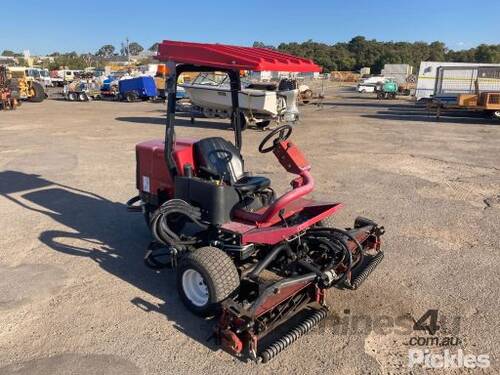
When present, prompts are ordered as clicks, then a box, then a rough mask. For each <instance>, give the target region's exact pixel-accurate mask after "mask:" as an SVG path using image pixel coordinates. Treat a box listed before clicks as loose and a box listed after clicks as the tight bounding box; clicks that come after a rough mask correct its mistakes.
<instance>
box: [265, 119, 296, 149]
mask: <svg viewBox="0 0 500 375" xmlns="http://www.w3.org/2000/svg"><path fill="white" fill-rule="evenodd" d="M276 134H277V136H276ZM291 134H292V127H291V126H290V125H282V126H279V127H277V128H276V129H274V130H273V131H272V132H271V133H269V134H268V135H266V136H265V137H264V139H263V140H262V142H260V145H259V152H261V153H263V154H265V153H267V152H271V151H272V150H273V149H274V148H275V147H276V145H277V144H278V143H280V142H283V141H285V140H287V139H288V138H290V135H291ZM275 136H276V137H275ZM273 137H274V138H273ZM270 139H273V140H272V142H273V144H272V145H271V146H268V147H265V146H266V144H267V143H268V142H269V140H270Z"/></svg>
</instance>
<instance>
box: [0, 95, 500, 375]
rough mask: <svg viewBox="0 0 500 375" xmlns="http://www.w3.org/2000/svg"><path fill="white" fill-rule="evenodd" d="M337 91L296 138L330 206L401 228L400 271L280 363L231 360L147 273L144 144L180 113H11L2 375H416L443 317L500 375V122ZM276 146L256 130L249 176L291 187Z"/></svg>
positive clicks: (338, 312)
mask: <svg viewBox="0 0 500 375" xmlns="http://www.w3.org/2000/svg"><path fill="white" fill-rule="evenodd" d="M327 94H328V95H327V99H325V100H324V103H323V107H321V108H319V107H316V106H308V107H302V108H301V109H302V121H301V123H300V124H299V125H297V126H296V127H295V130H294V134H293V136H292V137H293V139H294V141H295V142H296V143H297V144H298V145H299V146H300V147H301V148H302V149H303V151H304V153H305V154H306V155H307V157H308V158H309V160H310V161H311V163H312V165H313V170H312V172H313V175H314V176H315V178H316V182H317V184H316V185H317V189H316V191H315V192H314V196H315V197H316V198H318V199H331V200H334V201H342V202H344V203H345V206H346V207H345V209H344V210H343V211H342V212H341V213H339V214H338V217H337V219H336V220H337V223H338V225H339V226H349V225H350V224H352V220H353V219H354V217H355V216H357V215H363V216H366V217H370V218H372V219H374V220H376V221H378V222H379V223H380V224H383V225H384V226H385V228H386V231H387V233H386V235H385V236H384V240H385V243H384V249H385V251H386V257H385V259H384V261H383V262H382V263H381V265H380V266H379V267H378V269H377V270H376V271H375V272H374V273H373V274H372V276H371V277H370V278H369V279H368V281H366V283H365V284H364V285H363V286H362V287H361V288H360V289H359V290H358V291H355V292H351V291H339V290H332V291H330V292H329V294H328V300H329V303H330V306H331V314H330V316H329V318H328V319H327V320H326V321H325V322H324V323H323V324H322V325H320V326H319V327H317V328H316V329H315V330H314V331H313V332H311V333H310V334H309V335H307V336H305V337H303V338H302V339H300V341H299V342H297V343H296V344H294V345H293V346H292V347H290V348H289V349H287V350H286V351H285V352H283V353H282V354H281V355H280V356H279V357H278V358H276V359H275V360H274V361H272V362H270V363H269V364H267V365H255V364H253V363H246V362H243V361H240V360H239V359H237V358H234V357H232V356H231V355H229V354H227V353H225V352H223V351H221V350H218V349H217V346H216V345H215V344H214V343H213V341H208V340H207V338H208V337H209V336H210V333H211V327H212V325H213V322H211V321H205V320H201V319H198V318H195V317H194V316H192V315H191V314H189V313H188V312H187V310H185V309H184V307H183V306H182V304H181V303H180V300H179V298H178V297H177V294H176V291H175V285H174V275H173V272H171V271H162V272H155V271H152V270H150V269H148V268H146V267H145V266H144V265H143V262H142V257H143V254H144V249H145V247H146V246H147V244H148V242H149V239H150V235H149V233H148V230H147V229H146V228H145V225H144V223H143V220H142V217H141V215H138V214H131V213H127V212H126V210H125V206H124V202H125V201H126V200H127V199H128V198H130V197H131V196H133V195H135V193H136V191H135V151H134V145H135V144H136V143H138V142H140V141H142V140H146V139H151V138H161V137H162V136H163V132H164V128H163V126H162V124H163V119H164V118H163V111H164V107H163V105H161V104H154V103H117V102H90V103H70V102H65V101H61V100H47V101H45V102H43V103H40V104H32V103H26V104H24V105H23V106H22V107H21V108H19V110H17V111H12V112H1V113H0V166H1V168H0V170H1V172H0V194H1V197H0V211H1V212H2V215H1V216H0V226H1V228H2V230H3V235H2V236H0V313H1V319H0V373H1V374H6V375H13V374H16V375H20V374H23V375H24V374H26V375H27V374H29V375H40V374H47V375H49V374H50V375H55V374H120V375H122V374H165V373H176V374H178V373H186V374H187V373H189V374H205V373H227V374H234V373H255V374H257V373H259V374H260V373H291V374H295V373H297V374H309V373H322V372H325V373H335V374H379V373H382V374H390V373H394V374H399V373H408V372H410V369H409V368H408V367H407V362H408V350H409V349H415V348H413V347H411V346H410V345H409V340H410V339H411V337H416V336H422V337H428V336H429V334H427V333H426V332H424V331H412V325H413V322H414V321H415V320H417V319H418V318H419V317H421V316H422V315H423V314H424V313H425V312H426V311H427V310H429V309H438V310H439V313H438V314H439V315H438V317H439V324H440V325H441V329H440V330H439V331H438V333H437V337H440V338H443V337H456V338H459V339H460V343H459V345H458V346H453V347H451V348H450V352H453V353H456V352H457V351H458V350H463V352H464V353H470V354H474V355H479V354H488V355H489V357H490V361H491V366H490V368H489V369H486V370H484V371H483V373H485V372H486V373H488V372H489V373H498V371H499V367H498V359H499V349H498V343H499V342H500V329H499V319H498V311H499V310H500V303H499V292H498V290H499V281H498V280H499V278H498V269H499V265H500V259H499V249H500V243H499V236H498V233H499V231H498V228H499V227H500V146H499V145H500V125H499V124H498V123H495V122H494V121H491V120H486V119H481V118H468V119H466V118H460V117H456V116H453V117H443V118H442V119H441V120H440V121H439V122H435V121H434V118H432V117H430V116H428V115H427V113H426V112H425V111H424V110H422V109H418V108H416V107H415V105H414V104H413V103H411V102H408V101H404V100H396V101H378V100H375V99H373V98H372V97H371V96H370V95H367V96H364V97H360V96H358V95H357V94H354V92H353V91H349V90H348V89H336V90H334V91H333V90H330V91H329V92H328V93H327ZM177 133H178V135H184V136H196V137H204V136H209V135H210V136H212V135H220V136H223V137H228V138H231V137H232V133H231V132H230V131H229V130H228V124H227V122H217V121H208V120H198V121H196V123H195V124H194V125H191V124H190V123H189V122H188V121H186V120H184V119H180V120H179V126H178V128H177ZM264 135H265V133H263V132H259V131H255V130H250V131H247V132H245V134H244V150H243V151H244V154H245V158H246V166H247V168H248V169H249V170H252V171H253V172H254V173H255V174H262V175H267V176H269V177H270V178H271V179H272V180H273V185H274V186H275V188H276V189H277V190H278V191H283V190H284V189H286V188H287V185H288V182H289V180H290V179H291V176H289V175H286V173H285V172H284V171H283V170H282V169H281V168H280V167H278V165H277V163H276V161H275V160H273V157H272V156H271V155H270V154H266V155H260V154H259V153H258V151H257V145H258V143H259V141H260V140H261V139H262V138H263V136H264ZM419 348H421V349H429V350H431V351H432V352H436V353H443V350H444V348H443V347H435V346H428V347H427V346H425V347H419ZM411 371H412V372H413V373H415V374H420V373H424V369H423V368H422V366H415V367H414V368H413V369H412V370H411ZM467 371H469V372H471V371H472V370H467ZM467 371H466V370H463V369H452V370H446V371H443V372H444V373H463V372H467ZM435 372H436V373H440V372H439V371H435Z"/></svg>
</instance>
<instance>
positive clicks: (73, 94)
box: [68, 92, 78, 102]
mask: <svg viewBox="0 0 500 375" xmlns="http://www.w3.org/2000/svg"><path fill="white" fill-rule="evenodd" d="M77 98H78V96H77V95H76V92H70V93H69V94H68V100H69V101H70V102H74V101H76V99H77Z"/></svg>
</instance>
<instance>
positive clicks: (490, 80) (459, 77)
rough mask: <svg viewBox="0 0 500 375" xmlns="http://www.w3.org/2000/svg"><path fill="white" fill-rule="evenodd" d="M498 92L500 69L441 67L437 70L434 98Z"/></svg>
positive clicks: (499, 89)
mask: <svg viewBox="0 0 500 375" xmlns="http://www.w3.org/2000/svg"><path fill="white" fill-rule="evenodd" d="M484 91H500V67H467V66H446V67H445V66H442V67H439V68H438V69H437V75H436V87H435V91H434V92H435V96H445V95H453V94H469V93H480V92H484Z"/></svg>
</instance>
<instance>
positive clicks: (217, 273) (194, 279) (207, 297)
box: [177, 246, 240, 317]
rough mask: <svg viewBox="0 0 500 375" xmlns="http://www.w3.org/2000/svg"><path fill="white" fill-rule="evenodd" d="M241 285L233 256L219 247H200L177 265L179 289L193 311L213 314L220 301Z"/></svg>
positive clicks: (202, 314) (186, 303)
mask: <svg viewBox="0 0 500 375" xmlns="http://www.w3.org/2000/svg"><path fill="white" fill-rule="evenodd" d="M239 286H240V277H239V275H238V271H237V270H236V267H235V265H234V263H233V260H232V259H231V257H229V255H227V254H226V253H225V252H223V251H222V250H220V249H218V248H216V247H211V246H207V247H201V248H199V249H197V250H195V251H193V252H190V253H188V254H187V255H185V256H184V257H183V258H182V259H181V261H180V264H179V267H178V268H177V291H178V292H179V296H180V298H181V300H182V302H183V303H184V305H185V306H186V307H187V308H188V309H189V310H190V311H191V312H193V313H194V314H196V315H199V316H203V317H207V316H211V315H213V314H214V313H215V312H216V311H217V308H218V307H219V305H220V303H221V302H222V301H224V300H225V299H226V298H228V297H230V296H231V295H233V294H234V293H235V292H236V290H237V289H238V287H239Z"/></svg>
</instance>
